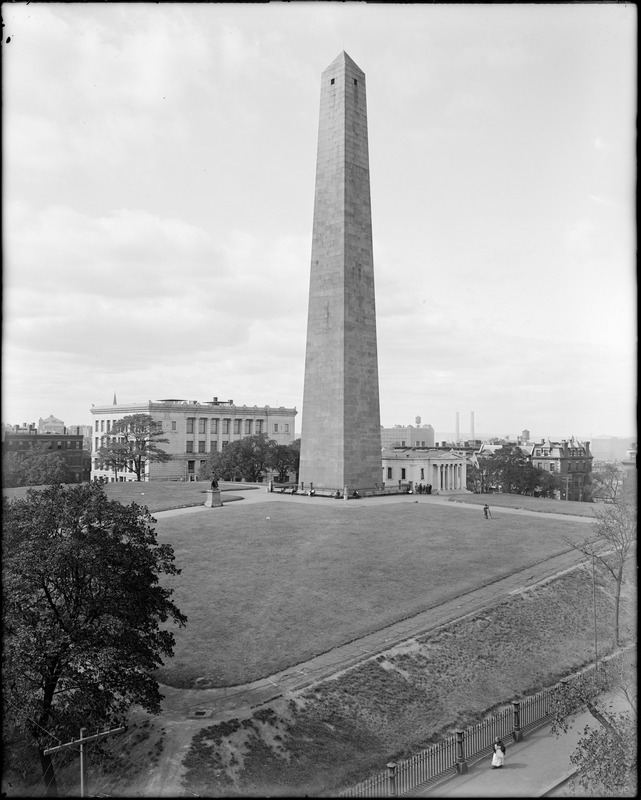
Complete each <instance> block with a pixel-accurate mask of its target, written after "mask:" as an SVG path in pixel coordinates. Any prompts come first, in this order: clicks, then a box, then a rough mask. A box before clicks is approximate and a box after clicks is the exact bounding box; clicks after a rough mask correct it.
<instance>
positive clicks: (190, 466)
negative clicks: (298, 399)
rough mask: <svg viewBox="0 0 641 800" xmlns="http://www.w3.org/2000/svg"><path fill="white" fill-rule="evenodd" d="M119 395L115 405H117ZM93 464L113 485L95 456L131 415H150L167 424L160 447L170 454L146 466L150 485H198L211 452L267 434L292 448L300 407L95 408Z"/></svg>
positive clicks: (184, 403)
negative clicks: (195, 482)
mask: <svg viewBox="0 0 641 800" xmlns="http://www.w3.org/2000/svg"><path fill="white" fill-rule="evenodd" d="M115 399H116V398H115V396H114V400H115ZM90 411H91V414H92V416H93V417H94V424H93V432H92V433H93V459H92V471H91V476H92V478H95V479H98V478H103V479H106V480H107V481H113V480H114V476H113V472H112V471H111V470H109V469H100V468H99V467H98V459H97V458H96V453H97V451H98V450H99V449H100V447H102V446H103V445H104V444H109V442H110V441H111V440H112V436H111V431H112V428H113V424H114V422H116V421H117V420H120V419H122V418H123V417H126V416H130V415H132V414H149V415H150V416H151V417H152V419H153V420H154V421H155V422H156V423H159V424H160V425H162V431H163V437H164V438H165V439H168V440H169V441H168V442H167V443H162V442H161V443H160V444H159V447H160V448H161V449H162V450H165V451H166V452H167V453H169V454H170V455H171V457H172V458H171V461H167V462H165V463H154V462H152V463H149V462H148V463H147V465H146V467H145V480H147V481H184V480H187V481H189V480H195V479H196V476H197V475H198V471H199V470H200V467H201V466H202V465H203V464H204V463H205V462H206V461H207V457H208V455H209V454H210V453H212V452H216V451H218V452H220V451H221V450H223V448H225V447H227V445H228V444H229V443H230V442H235V441H237V440H239V439H243V438H244V437H245V436H253V435H254V434H258V433H266V434H267V435H268V436H269V438H270V439H273V440H274V441H276V442H278V444H291V443H292V442H293V441H294V439H295V438H296V414H297V413H298V412H297V411H296V409H295V408H285V407H284V406H280V407H279V408H271V407H270V406H247V405H242V406H240V405H236V404H235V403H234V401H233V400H222V401H221V400H218V398H217V397H214V398H213V400H210V401H206V402H203V403H200V402H198V401H197V400H174V399H169V400H155V401H152V400H148V401H147V402H146V403H115V402H114V403H111V404H110V405H104V406H92V407H91V409H90ZM119 480H120V481H128V480H135V475H134V474H133V473H126V474H124V475H120V476H119Z"/></svg>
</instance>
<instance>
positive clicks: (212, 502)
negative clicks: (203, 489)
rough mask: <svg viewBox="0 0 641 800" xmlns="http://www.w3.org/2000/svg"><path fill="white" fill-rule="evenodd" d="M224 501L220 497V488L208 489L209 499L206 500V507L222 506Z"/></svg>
mask: <svg viewBox="0 0 641 800" xmlns="http://www.w3.org/2000/svg"><path fill="white" fill-rule="evenodd" d="M222 504H223V501H222V500H221V499H220V489H207V499H206V500H205V507H206V508H218V506H222Z"/></svg>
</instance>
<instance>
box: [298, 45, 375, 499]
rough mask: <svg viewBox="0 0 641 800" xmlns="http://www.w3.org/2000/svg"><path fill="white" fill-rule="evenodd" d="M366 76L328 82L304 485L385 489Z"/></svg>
mask: <svg viewBox="0 0 641 800" xmlns="http://www.w3.org/2000/svg"><path fill="white" fill-rule="evenodd" d="M381 464H382V462H381V434H380V409H379V393H378V354H377V345H376V305H375V296H374V261H373V255H372V214H371V201H370V181H369V150H368V141H367V103H366V93H365V73H364V72H363V71H362V70H361V69H360V68H359V67H358V66H357V65H356V64H355V63H354V61H352V59H351V58H350V57H349V56H348V55H347V53H345V52H343V53H341V54H340V55H339V56H338V57H337V58H336V59H334V61H332V63H331V64H330V65H329V67H327V69H326V70H325V71H324V72H323V74H322V77H321V98H320V121H319V126H318V155H317V163H316V191H315V197H314V224H313V235H312V259H311V274H310V287H309V310H308V318H307V349H306V355H305V387H304V394H303V421H302V429H301V458H300V473H299V476H300V483H301V484H302V488H303V489H304V490H307V489H308V488H310V487H311V486H312V485H313V488H315V489H331V490H336V489H338V490H340V491H341V492H343V490H344V489H345V488H347V491H348V493H349V494H350V495H351V494H352V493H353V492H354V491H358V492H359V493H361V492H362V491H363V490H372V489H375V488H376V487H378V486H380V485H381V483H382V471H381V470H382V467H381Z"/></svg>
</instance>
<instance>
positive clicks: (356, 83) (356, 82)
mask: <svg viewBox="0 0 641 800" xmlns="http://www.w3.org/2000/svg"><path fill="white" fill-rule="evenodd" d="M354 86H358V81H357V80H356V78H354Z"/></svg>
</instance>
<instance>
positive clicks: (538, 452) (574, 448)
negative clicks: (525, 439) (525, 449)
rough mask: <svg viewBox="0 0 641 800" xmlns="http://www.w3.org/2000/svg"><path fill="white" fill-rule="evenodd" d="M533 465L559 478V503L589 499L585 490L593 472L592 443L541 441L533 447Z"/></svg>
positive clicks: (571, 440) (565, 440) (570, 440)
mask: <svg viewBox="0 0 641 800" xmlns="http://www.w3.org/2000/svg"><path fill="white" fill-rule="evenodd" d="M529 449H530V451H531V455H530V458H531V459H532V464H533V466H535V467H537V468H538V469H544V470H548V471H549V472H550V473H552V474H555V475H557V476H558V477H559V478H560V489H559V499H560V500H588V499H589V497H588V496H587V493H586V487H587V485H588V484H589V476H590V473H591V472H592V460H593V456H592V452H591V451H590V442H579V441H578V440H576V439H575V438H574V437H572V438H571V439H562V440H561V441H560V442H552V441H550V439H542V440H541V441H540V442H539V443H538V444H533V445H530V448H529Z"/></svg>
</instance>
